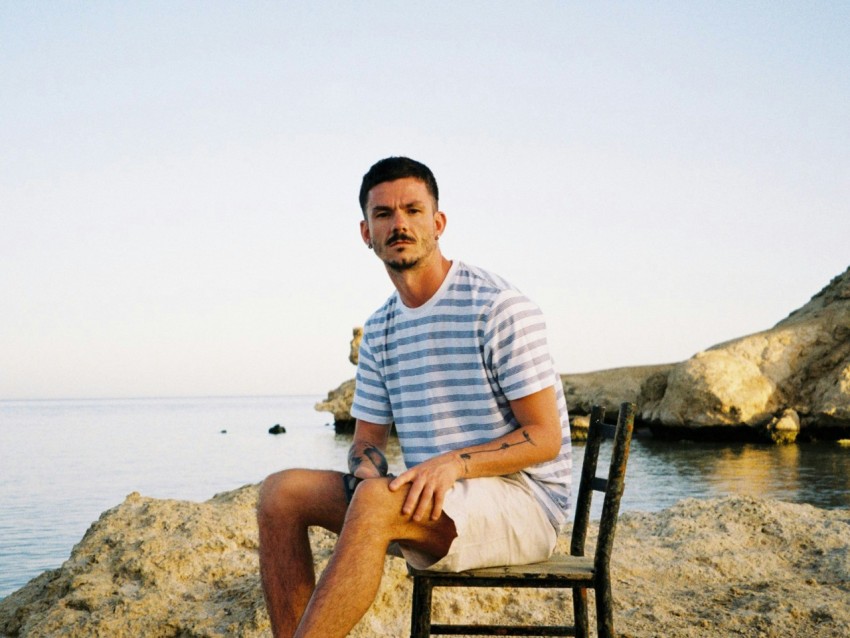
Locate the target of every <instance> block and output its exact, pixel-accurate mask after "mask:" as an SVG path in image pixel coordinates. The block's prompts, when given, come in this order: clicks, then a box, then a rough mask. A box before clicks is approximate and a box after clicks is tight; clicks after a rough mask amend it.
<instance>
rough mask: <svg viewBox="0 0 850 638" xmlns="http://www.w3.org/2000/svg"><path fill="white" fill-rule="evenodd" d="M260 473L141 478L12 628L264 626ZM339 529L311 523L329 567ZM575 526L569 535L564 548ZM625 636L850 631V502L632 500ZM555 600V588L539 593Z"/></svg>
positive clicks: (0, 624) (393, 624)
mask: <svg viewBox="0 0 850 638" xmlns="http://www.w3.org/2000/svg"><path fill="white" fill-rule="evenodd" d="M256 498H257V486H256V485H249V486H245V487H243V488H240V489H237V490H234V491H232V492H227V493H224V494H220V495H217V496H215V497H214V498H212V499H210V500H209V501H206V502H204V503H194V502H188V501H174V500H158V499H152V498H145V497H142V496H140V495H138V494H131V495H130V496H129V497H127V499H126V500H125V501H124V502H123V503H122V504H120V505H118V506H117V507H115V508H113V509H111V510H109V511H107V512H105V513H104V514H103V515H102V516H101V517H100V519H99V520H98V521H96V522H95V523H94V524H93V525H92V526H91V528H90V529H89V530H88V532H87V533H86V535H85V536H84V537H83V539H82V540H81V541H80V542H79V543H78V544H77V545H76V546H75V547H74V549H73V551H72V553H71V556H70V558H69V559H68V560H67V561H66V562H65V563H64V564H63V565H62V566H61V567H60V568H59V569H55V570H52V571H49V572H46V573H44V574H42V575H41V576H39V577H37V578H35V579H33V580H32V581H31V582H30V583H29V584H28V585H26V586H25V587H23V588H22V589H20V590H18V591H17V592H15V593H13V594H11V595H10V596H8V597H7V598H5V599H4V600H2V601H0V636H6V637H13V636H14V637H15V638H43V637H45V638H46V637H48V636H49V637H71V638H83V637H91V636H110V637H112V638H130V637H132V638H137V637H139V636H144V637H145V638H177V637H179V636H193V637H195V638H224V637H231V636H241V637H242V638H261V637H264V638H267V637H268V636H270V629H269V622H268V617H267V615H266V611H265V606H264V603H263V596H262V590H261V588H260V582H259V575H258V563H257V531H256V523H255V519H254V508H255V504H256ZM334 541H335V538H334V536H333V535H332V534H330V533H327V532H324V531H323V530H314V532H313V534H312V537H311V542H312V545H313V547H314V555H315V561H316V565H317V567H318V569H320V570H321V569H322V568H323V567H324V565H325V564H326V563H327V561H328V558H329V557H330V554H331V552H332V550H333V546H334ZM567 549H568V540H567V537H566V536H564V537H562V538H561V539H560V540H559V551H564V552H566V551H567ZM612 573H613V577H614V597H615V622H616V627H617V630H618V632H620V635H621V636H623V638H629V637H630V638H650V637H656V636H661V635H663V636H665V637H668V638H679V637H681V638H692V637H697V636H730V635H735V636H744V637H753V638H755V637H756V636H758V637H764V636H768V637H769V636H795V637H797V638H820V637H823V638H827V637H829V638H833V637H834V636H846V635H850V511H847V510H822V509H818V508H814V507H811V506H808V505H794V504H789V503H783V502H779V501H772V500H760V499H755V498H750V497H729V498H719V499H711V500H695V499H686V500H684V501H681V502H680V503H678V504H677V505H675V506H673V507H671V508H669V509H667V510H664V511H661V512H657V513H627V514H624V515H623V516H621V519H620V525H619V528H618V532H617V540H616V542H615V551H614V557H613V561H612ZM438 596H439V598H438V599H437V604H436V606H435V613H436V614H438V615H440V616H442V617H449V616H450V617H452V618H453V619H454V620H455V621H462V620H463V619H472V618H473V617H474V615H475V614H481V613H487V614H488V616H489V617H491V618H508V619H513V620H517V621H521V620H524V621H530V622H540V623H551V622H555V621H557V620H558V614H561V613H571V612H569V611H568V610H570V609H571V605H570V603H569V594H567V593H566V592H548V593H544V592H533V593H532V592H528V591H522V590H506V591H477V590H473V591H467V592H458V593H441V594H438ZM541 601H543V604H541ZM409 618H410V581H409V578H408V577H407V572H406V569H405V567H404V563H403V562H402V561H401V560H398V559H393V558H388V559H387V561H386V565H385V569H384V581H383V583H382V585H381V589H380V592H379V594H378V598H377V601H376V603H375V605H374V606H373V608H372V610H371V611H370V612H369V613H368V614H367V615H366V616H365V617H364V618H363V620H362V621H361V622H360V624H358V626H357V627H356V628H355V630H354V631H353V632H352V633H351V634H350V635H351V636H352V638H366V637H374V636H406V635H408V633H407V632H408V628H409V625H408V623H409Z"/></svg>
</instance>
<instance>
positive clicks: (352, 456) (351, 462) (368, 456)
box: [348, 441, 390, 476]
mask: <svg viewBox="0 0 850 638" xmlns="http://www.w3.org/2000/svg"><path fill="white" fill-rule="evenodd" d="M370 465H371V466H373V467H374V468H375V470H377V472H378V475H379V476H386V475H387V472H389V469H390V468H389V463H387V457H386V456H384V453H383V452H382V451H381V450H380V448H378V447H377V446H376V445H375V444H374V443H371V442H367V441H355V442H354V443H352V444H351V448H350V449H349V450H348V471H349V472H351V473H352V474H357V470H358V469H360V468H361V467H362V466H365V467H366V468H368V467H369V466H370Z"/></svg>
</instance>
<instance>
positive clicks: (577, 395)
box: [561, 363, 674, 415]
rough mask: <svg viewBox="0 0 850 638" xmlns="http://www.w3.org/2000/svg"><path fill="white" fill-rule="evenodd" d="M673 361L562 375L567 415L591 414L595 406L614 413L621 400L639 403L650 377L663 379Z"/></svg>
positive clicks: (671, 366)
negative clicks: (568, 413) (567, 409)
mask: <svg viewBox="0 0 850 638" xmlns="http://www.w3.org/2000/svg"><path fill="white" fill-rule="evenodd" d="M673 366H674V364H672V363H670V364H661V365H651V366H633V367H628V368H612V369H610V370H600V371H598V372H585V373H582V374H562V375H561V382H562V383H563V385H564V396H565V397H566V399H567V407H568V408H569V412H570V415H573V414H577V415H578V414H582V415H584V414H590V409H591V408H592V407H593V406H594V405H601V406H602V407H604V408H605V409H606V410H608V411H610V412H612V413H615V412H616V411H617V410H618V409H619V407H620V404H621V403H623V402H624V401H628V402H629V403H636V404H638V403H639V401H640V397H641V393H642V391H643V387H644V386H645V385H646V384H647V382H648V381H649V380H651V379H665V380H666V378H667V374H668V373H669V372H670V370H671V369H672V368H673Z"/></svg>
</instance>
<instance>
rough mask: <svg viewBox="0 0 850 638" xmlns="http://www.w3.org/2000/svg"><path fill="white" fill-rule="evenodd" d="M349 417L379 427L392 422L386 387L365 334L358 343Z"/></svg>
mask: <svg viewBox="0 0 850 638" xmlns="http://www.w3.org/2000/svg"><path fill="white" fill-rule="evenodd" d="M351 416H352V417H354V418H355V419H361V420H363V421H369V422H370V423H377V424H380V425H389V424H391V423H392V422H393V412H392V406H391V405H390V398H389V393H388V392H387V386H386V384H385V383H384V378H383V376H382V375H381V372H380V366H379V365H378V362H377V360H376V359H375V357H374V355H373V354H372V350H371V348H370V347H369V342H368V341H367V338H366V335H365V334H364V335H363V339H362V340H361V341H360V354H359V355H358V359H357V375H356V376H355V381H354V400H353V401H352V404H351Z"/></svg>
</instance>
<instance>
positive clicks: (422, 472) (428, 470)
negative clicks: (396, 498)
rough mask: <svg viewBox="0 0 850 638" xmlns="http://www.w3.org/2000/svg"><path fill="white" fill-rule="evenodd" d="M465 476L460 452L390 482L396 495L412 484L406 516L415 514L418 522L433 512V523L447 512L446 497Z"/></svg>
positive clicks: (411, 470)
mask: <svg viewBox="0 0 850 638" xmlns="http://www.w3.org/2000/svg"><path fill="white" fill-rule="evenodd" d="M462 476H463V463H462V462H461V460H460V458H459V457H458V455H457V453H454V452H449V453H448V454H441V455H440V456H436V457H434V458H432V459H428V460H427V461H424V462H423V463H420V464H419V465H417V466H416V467H412V468H410V469H409V470H407V471H405V472H402V473H401V474H399V475H398V476H397V477H396V478H395V479H393V480H392V481H391V482H390V491H393V492H395V491H397V490H399V489H400V488H401V487H402V486H403V485H406V484H410V491H409V492H408V493H407V498H406V499H405V501H404V505H402V508H401V512H402V514H404V515H405V516H410V515H411V513H412V514H413V520H414V521H421V520H423V519H424V518H426V517H428V516H429V512H430V518H431V520H432V521H436V520H437V519H439V518H440V515H441V514H442V513H443V502H444V501H445V498H446V494H448V493H449V491H450V490H451V489H452V488H453V487H454V484H455V481H457V480H458V479H459V478H460V477H462Z"/></svg>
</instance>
